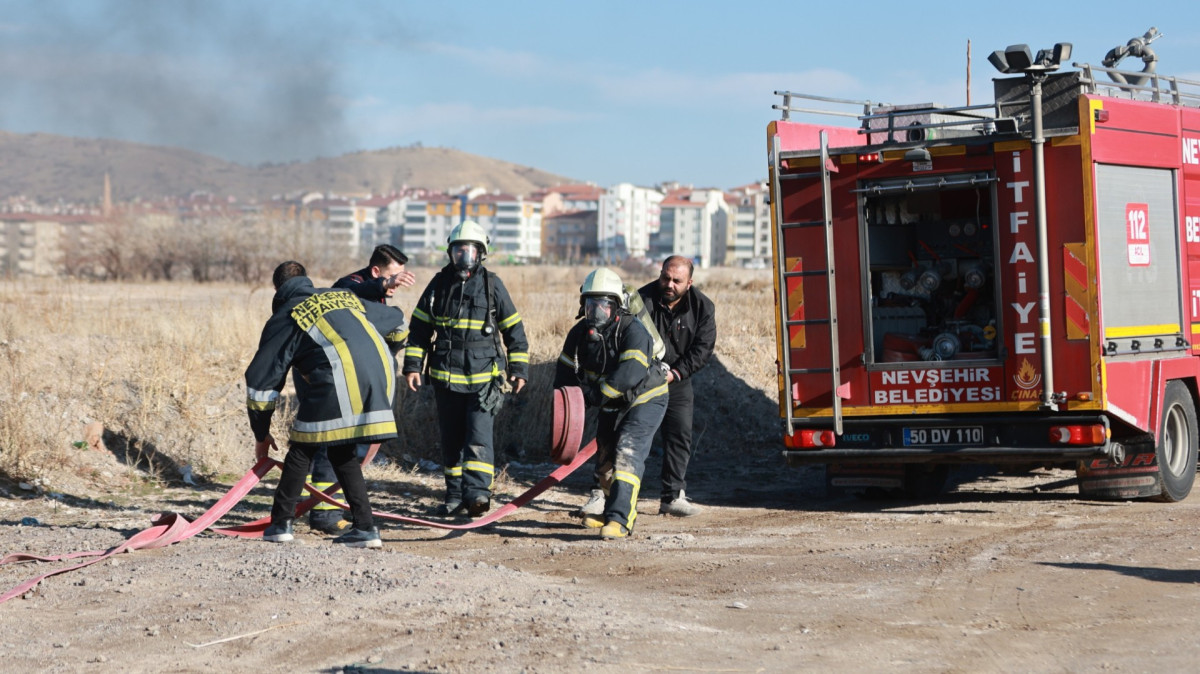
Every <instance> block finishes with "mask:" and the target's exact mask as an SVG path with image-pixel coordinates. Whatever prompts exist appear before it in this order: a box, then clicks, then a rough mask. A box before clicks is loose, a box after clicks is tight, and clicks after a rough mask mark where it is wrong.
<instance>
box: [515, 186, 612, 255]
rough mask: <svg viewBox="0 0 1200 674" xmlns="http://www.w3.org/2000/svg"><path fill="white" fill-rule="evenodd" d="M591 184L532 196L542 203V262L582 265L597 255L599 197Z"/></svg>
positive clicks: (555, 187)
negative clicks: (578, 263) (581, 262)
mask: <svg viewBox="0 0 1200 674" xmlns="http://www.w3.org/2000/svg"><path fill="white" fill-rule="evenodd" d="M603 195H604V188H602V187H599V186H596V185H592V184H575V185H556V186H554V187H549V188H546V189H544V190H539V191H537V192H535V193H534V194H532V195H531V196H530V198H531V199H534V200H540V201H541V202H542V259H543V260H546V261H553V262H572V263H574V262H579V261H582V260H587V259H591V258H593V257H595V256H596V254H597V250H598V239H597V236H596V232H597V230H598V227H597V225H598V222H599V214H600V197H602V196H603Z"/></svg>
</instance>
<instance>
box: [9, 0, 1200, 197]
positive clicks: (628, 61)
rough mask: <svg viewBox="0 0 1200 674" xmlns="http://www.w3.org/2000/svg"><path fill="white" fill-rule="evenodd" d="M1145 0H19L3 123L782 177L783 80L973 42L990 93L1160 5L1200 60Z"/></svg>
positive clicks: (1179, 44)
mask: <svg viewBox="0 0 1200 674" xmlns="http://www.w3.org/2000/svg"><path fill="white" fill-rule="evenodd" d="M990 6H995V7H1000V6H1004V7H1008V8H1009V9H1008V10H1007V11H999V10H996V11H989V10H988V7H990ZM1137 7H1138V4H1137V3H1129V2H1112V1H1110V0H1093V1H1091V2H1087V3H1055V2H1027V1H1024V0H1021V1H1016V2H1009V3H962V2H954V3H951V2H930V1H927V2H917V3H896V2H877V1H874V0H860V2H854V3H848V2H822V3H815V2H802V1H800V0H792V1H790V2H779V3H768V2H757V1H755V0H742V1H740V2H709V1H706V0H693V1H692V2H673V1H666V2H648V1H643V2H628V1H625V0H610V1H606V2H562V1H559V2H534V1H530V2H498V1H495V0H493V1H491V2H477V1H473V0H471V1H462V2H434V1H430V0H426V1H424V2H407V1H392V2H384V1H371V2H368V1H358V2H356V1H352V0H345V1H341V2H301V1H298V0H290V1H268V0H261V1H252V0H241V1H227V0H207V1H205V2H197V1H187V2H179V1H168V0H126V1H123V2H117V1H107V0H88V1H84V0H78V1H65V0H64V1H58V2H56V1H53V0H27V1H26V0H22V1H18V0H0V91H3V92H4V94H3V100H4V105H3V106H0V130H5V131H12V132H19V133H30V132H45V133H54V134H62V135H69V136H80V137H89V138H117V139H122V140H131V141H137V142H143V143H151V144H160V145H173V146H179V147H185V148H188V149H192V150H196V151H200V152H205V153H207V154H211V155H214V156H218V157H221V158H224V159H229V160H233V161H238V162H242V163H246V164H257V163H262V162H285V161H292V160H303V159H309V158H312V157H315V156H335V155H339V154H344V153H346V152H352V151H356V150H374V149H381V148H385V147H391V146H405V145H412V144H416V143H420V144H422V145H424V146H426V147H431V146H438V147H450V148H455V149H458V150H463V151H465V152H471V153H474V154H479V155H484V156H487V157H494V158H497V159H503V160H506V161H512V162H515V163H518V164H523V165H527V166H533V167H536V168H539V169H542V170H546V171H550V172H553V173H558V174H561V175H564V176H567V177H569V178H573V179H576V180H581V181H591V182H595V183H598V184H600V185H610V184H613V183H616V182H623V181H628V182H633V183H637V184H641V185H653V184H656V183H659V182H662V181H668V180H676V181H680V182H683V183H685V184H692V185H695V186H697V187H723V188H729V187H734V186H737V185H741V184H745V183H748V182H751V181H754V180H758V179H763V178H765V177H766V168H765V166H766V153H765V150H764V147H765V127H766V124H767V122H769V121H770V120H771V119H774V118H776V117H777V115H778V113H776V112H775V111H773V110H772V109H771V106H772V105H773V104H774V103H776V102H778V99H777V98H776V97H775V96H773V95H772V92H773V91H775V90H777V89H788V90H792V91H802V92H807V93H816V94H820V95H825V96H832V97H841V98H852V99H871V100H875V101H888V102H892V103H918V102H931V101H932V102H939V103H942V104H945V105H962V104H964V103H965V100H966V73H967V64H966V60H967V59H966V53H967V41H968V40H970V41H971V50H972V67H971V77H972V92H973V93H972V102H974V103H980V102H986V101H989V100H990V99H991V96H990V82H991V78H992V77H993V75H994V71H993V69H992V67H991V66H990V65H989V64H988V62H987V55H988V54H989V53H991V51H993V50H996V49H1003V48H1004V47H1005V46H1007V45H1009V44H1014V43H1027V44H1029V45H1030V47H1032V48H1033V49H1034V50H1035V51H1036V50H1037V49H1039V48H1047V47H1051V46H1052V45H1053V44H1054V43H1055V42H1071V43H1073V44H1074V54H1073V56H1072V60H1074V61H1081V62H1089V63H1093V64H1099V63H1100V61H1101V60H1102V59H1103V57H1104V55H1105V54H1106V53H1107V52H1108V50H1109V49H1111V48H1113V47H1116V46H1118V45H1122V44H1125V42H1126V41H1127V40H1129V39H1130V38H1132V37H1135V36H1140V35H1141V34H1142V33H1144V32H1145V31H1146V30H1147V29H1148V28H1150V27H1151V26H1156V27H1157V28H1158V29H1159V31H1161V32H1162V33H1163V35H1164V36H1163V37H1162V38H1161V39H1159V40H1158V41H1156V42H1154V43H1153V45H1152V48H1153V49H1154V50H1155V51H1156V52H1157V53H1158V55H1159V59H1160V61H1159V72H1160V73H1162V74H1167V75H1175V76H1178V77H1184V78H1187V79H1193V80H1200V2H1198V1H1197V0H1162V1H1160V2H1156V3H1146V5H1145V8H1146V10H1145V11H1135V8H1137ZM1141 65H1142V64H1141V63H1140V62H1139V61H1133V60H1127V61H1125V62H1124V63H1122V64H1121V67H1123V68H1127V69H1131V70H1140V69H1141Z"/></svg>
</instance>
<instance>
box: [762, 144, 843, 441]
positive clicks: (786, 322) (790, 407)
mask: <svg viewBox="0 0 1200 674" xmlns="http://www.w3.org/2000/svg"><path fill="white" fill-rule="evenodd" d="M820 133H821V164H820V169H819V170H818V171H816V172H810V173H789V174H788V175H786V176H783V175H780V171H779V167H780V164H781V163H782V162H781V160H780V158H779V136H778V135H776V136H774V137H773V138H772V146H771V181H772V183H773V184H772V185H771V192H772V194H774V195H775V197H774V199H773V202H774V203H772V204H771V207H772V208H773V209H775V241H777V242H778V246H779V248H778V252H779V254H778V255H777V256H776V259H775V274H776V277H777V278H776V283H777V285H778V287H779V295H780V296H779V302H778V303H777V304H778V310H779V325H780V326H782V331H783V336H782V338H783V348H782V349H781V351H782V354H783V363H782V366H783V373H784V377H785V381H786V385H785V386H784V387H783V395H784V402H785V405H784V407H785V410H786V423H787V434H788V435H789V436H790V435H792V434H793V433H794V432H795V424H794V419H795V417H794V416H793V411H794V409H795V405H796V401H795V399H794V397H793V395H792V391H793V385H792V375H794V374H818V373H826V372H827V373H829V376H830V380H831V382H830V383H831V388H830V393H831V397H832V399H833V402H832V408H833V427H834V432H835V433H836V434H837V435H841V434H842V398H841V396H840V395H839V394H838V390H839V389H840V388H841V386H842V365H841V363H842V360H841V357H840V355H839V354H838V319H837V274H836V271H837V270H836V268H835V265H834V260H833V208H832V206H831V204H830V195H829V192H830V188H829V182H830V174H831V173H833V172H834V171H836V168H834V167H833V165H832V162H831V161H830V159H829V136H828V134H827V133H826V132H825V131H821V132H820ZM816 177H820V178H821V213H822V219H820V220H809V221H802V222H784V221H783V197H782V194H783V193H782V192H781V191H780V189H779V187H780V182H781V181H783V180H805V179H812V178H816ZM801 227H805V228H812V227H821V228H823V231H824V234H825V237H824V239H825V268H824V269H802V270H800V271H791V270H789V269H788V265H787V253H786V251H785V250H784V234H785V232H787V231H788V230H790V229H795V228H801ZM822 275H823V276H824V277H825V280H826V283H827V285H826V287H827V289H828V297H827V301H828V303H829V318H828V319H808V318H802V319H793V318H792V316H791V310H790V307H789V303H788V286H787V281H788V279H790V278H795V277H804V276H822ZM820 324H828V325H829V354H830V366H829V367H828V368H793V367H792V330H791V329H792V328H793V327H796V326H804V325H820Z"/></svg>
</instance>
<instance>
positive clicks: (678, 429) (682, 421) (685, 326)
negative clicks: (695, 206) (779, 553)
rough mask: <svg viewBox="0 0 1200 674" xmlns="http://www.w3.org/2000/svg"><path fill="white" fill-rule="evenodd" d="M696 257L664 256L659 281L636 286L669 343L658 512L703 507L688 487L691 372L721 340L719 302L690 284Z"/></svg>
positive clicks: (685, 511)
mask: <svg viewBox="0 0 1200 674" xmlns="http://www.w3.org/2000/svg"><path fill="white" fill-rule="evenodd" d="M692 271H693V266H692V261H691V260H689V259H687V258H685V257H681V256H678V255H672V256H671V257H668V258H667V259H666V260H664V261H663V265H662V272H661V273H660V274H659V276H658V281H656V282H654V283H648V284H646V285H645V286H643V287H641V288H639V289H638V294H640V295H641V296H642V301H643V302H645V303H646V306H647V308H649V310H650V313H651V315H653V316H654V326H655V327H656V328H657V329H658V333H659V334H660V335H661V336H662V339H663V343H664V344H665V346H666V348H667V353H666V356H664V357H663V362H665V363H666V364H667V365H668V366H670V368H671V369H670V370H669V371H668V372H667V383H668V384H669V389H670V392H671V396H670V400H669V402H668V403H667V414H666V416H665V417H663V423H662V444H663V462H662V504H661V505H660V507H659V513H660V514H664V515H675V516H677V517H689V516H691V515H695V514H697V513H699V512H700V507H699V506H697V505H696V504H694V503H692V502H691V501H689V500H688V499H687V495H686V494H685V493H684V488H685V487H686V486H687V481H686V480H685V479H684V478H685V476H686V475H687V467H688V462H689V461H691V458H692V456H693V454H694V452H695V447H694V446H693V445H692V412H693V407H694V405H693V400H694V398H693V392H692V375H694V374H696V372H698V371H699V370H700V369H701V368H703V367H704V366H705V365H706V364H707V363H708V360H709V358H711V357H712V353H713V347H714V346H715V345H716V343H717V321H716V308H715V307H714V306H713V303H712V300H710V299H709V298H708V297H706V296H705V295H704V294H703V293H701V292H700V291H699V290H696V289H695V288H694V287H692Z"/></svg>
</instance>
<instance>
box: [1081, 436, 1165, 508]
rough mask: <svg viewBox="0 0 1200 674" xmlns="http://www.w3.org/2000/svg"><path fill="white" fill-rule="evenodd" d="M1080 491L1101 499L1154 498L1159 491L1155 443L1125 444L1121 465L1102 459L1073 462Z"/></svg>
mask: <svg viewBox="0 0 1200 674" xmlns="http://www.w3.org/2000/svg"><path fill="white" fill-rule="evenodd" d="M1075 475H1076V477H1077V478H1078V479H1079V494H1080V496H1084V497H1086V498H1094V499H1098V500H1102V501H1124V500H1127V499H1139V498H1153V497H1155V496H1158V495H1159V494H1161V493H1162V482H1161V480H1162V478H1161V476H1160V475H1159V473H1158V460H1157V459H1156V458H1155V453H1154V443H1153V442H1152V441H1150V440H1147V441H1145V442H1137V443H1132V442H1128V443H1125V460H1124V461H1123V462H1121V464H1120V465H1117V464H1114V463H1113V462H1112V461H1110V460H1108V459H1104V458H1098V459H1087V460H1085V461H1080V462H1079V463H1078V464H1076V467H1075Z"/></svg>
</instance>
